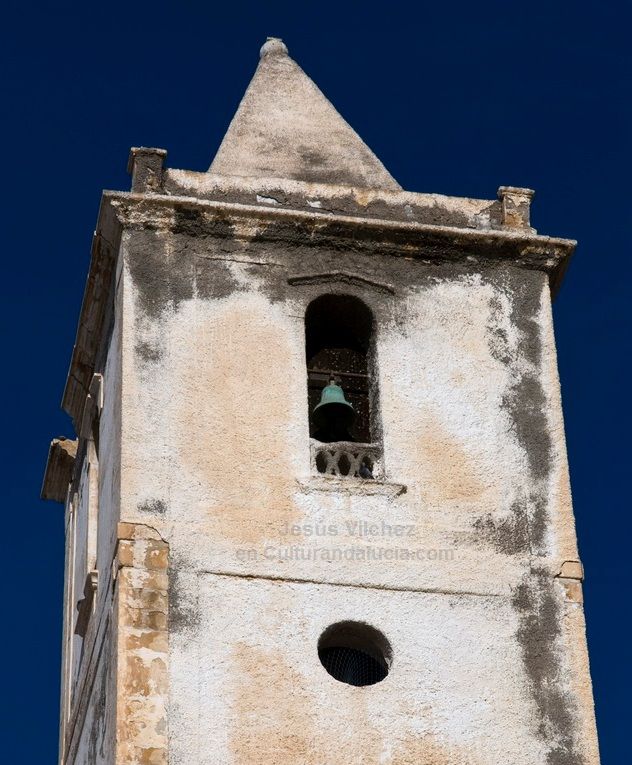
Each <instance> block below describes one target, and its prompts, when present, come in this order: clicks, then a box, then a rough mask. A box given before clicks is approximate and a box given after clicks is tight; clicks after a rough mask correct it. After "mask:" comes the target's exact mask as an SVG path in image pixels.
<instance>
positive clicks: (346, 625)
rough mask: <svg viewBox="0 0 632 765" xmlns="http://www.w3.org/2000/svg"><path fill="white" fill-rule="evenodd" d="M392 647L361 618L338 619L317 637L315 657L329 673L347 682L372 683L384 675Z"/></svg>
mask: <svg viewBox="0 0 632 765" xmlns="http://www.w3.org/2000/svg"><path fill="white" fill-rule="evenodd" d="M392 656H393V653H392V650H391V647H390V645H389V642H388V640H387V639H386V638H385V637H384V635H382V633H381V632H379V631H378V630H376V629H375V628H374V627H371V626H369V625H368V624H364V623H363V622H338V623H337V624H332V625H331V627H328V628H327V629H326V630H325V631H324V632H323V634H322V635H321V636H320V640H319V641H318V657H319V659H320V662H321V664H322V665H323V667H324V668H325V669H326V670H327V672H329V674H330V675H331V676H332V677H334V678H335V679H336V680H339V681H340V682H341V683H347V684H348V685H356V686H362V685H374V684H375V683H379V682H380V681H381V680H384V678H385V677H386V676H387V675H388V672H389V668H390V666H391V661H392Z"/></svg>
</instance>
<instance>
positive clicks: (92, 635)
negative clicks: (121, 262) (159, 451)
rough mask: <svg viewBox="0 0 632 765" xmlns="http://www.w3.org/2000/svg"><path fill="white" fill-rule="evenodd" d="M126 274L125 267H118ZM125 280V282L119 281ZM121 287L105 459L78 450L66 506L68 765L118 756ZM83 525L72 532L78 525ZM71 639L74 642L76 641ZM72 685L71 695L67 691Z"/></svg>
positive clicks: (106, 350)
mask: <svg viewBox="0 0 632 765" xmlns="http://www.w3.org/2000/svg"><path fill="white" fill-rule="evenodd" d="M119 274H120V269H119ZM115 283H116V284H117V285H118V287H120V282H119V280H118V279H116V282H115ZM121 300H122V293H121V291H120V289H117V290H116V291H115V293H114V296H113V301H114V302H113V307H112V324H111V325H110V326H108V327H107V330H106V334H105V337H104V345H103V350H102V358H103V361H102V366H101V367H100V370H101V372H102V374H103V408H102V411H101V412H100V417H99V449H98V458H97V454H96V450H95V448H94V445H93V444H87V445H86V444H84V448H83V449H82V450H81V452H80V454H79V460H80V461H79V464H78V466H77V484H76V485H75V486H73V487H72V491H71V492H70V494H69V497H70V499H71V501H73V496H76V500H74V502H73V504H71V505H69V506H68V507H67V516H68V521H69V528H68V531H67V534H68V535H69V540H68V541H69V544H68V546H67V549H66V555H67V562H66V565H67V577H68V576H69V572H72V580H73V584H72V586H70V585H67V587H66V592H65V596H64V597H65V606H64V608H65V612H66V614H67V616H66V620H65V623H64V646H65V650H64V657H63V659H62V673H63V674H62V687H63V688H68V689H69V690H68V691H63V701H64V702H65V706H64V711H63V714H62V730H61V735H60V739H61V741H60V761H61V762H63V763H68V765H75V764H76V765H84V763H85V764H87V763H90V765H93V763H94V764H95V765H99V764H100V763H112V762H113V761H114V757H115V749H116V723H115V721H116V685H117V683H116V672H117V656H116V650H115V649H116V624H117V620H116V618H114V617H113V616H112V608H113V606H112V603H113V592H114V581H113V578H112V571H113V560H114V553H115V549H116V543H117V538H118V537H117V524H118V520H119V506H120V494H119V491H120V443H121V407H120V400H121V336H122V318H123V312H122V311H121ZM73 524H75V525H76V532H75V533H73V531H72V525H73ZM93 569H96V570H97V571H98V572H99V574H98V576H99V578H98V585H97V591H96V597H95V602H94V605H93V608H92V613H91V616H90V619H89V622H88V628H87V632H86V634H85V636H84V637H81V636H79V635H75V634H74V630H75V625H76V622H77V616H78V611H77V601H78V600H80V599H81V598H82V597H83V594H84V592H83V591H84V583H85V580H86V575H87V574H88V571H90V570H93ZM70 646H72V648H71V647H70ZM69 691H70V697H68V696H67V694H68V693H69Z"/></svg>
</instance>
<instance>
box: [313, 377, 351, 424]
mask: <svg viewBox="0 0 632 765" xmlns="http://www.w3.org/2000/svg"><path fill="white" fill-rule="evenodd" d="M355 416H356V413H355V409H354V408H353V407H352V406H351V404H350V403H349V402H348V401H347V399H346V398H345V394H344V391H343V390H342V388H341V387H340V385H338V383H336V382H335V381H334V380H330V382H329V383H328V384H327V385H326V386H325V387H324V388H323V392H322V393H321V396H320V403H319V404H316V406H315V407H314V412H313V417H314V423H315V424H316V427H318V428H325V427H332V426H337V427H338V428H347V427H349V425H351V423H352V422H353V421H354V419H355Z"/></svg>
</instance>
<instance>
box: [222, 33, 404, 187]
mask: <svg viewBox="0 0 632 765" xmlns="http://www.w3.org/2000/svg"><path fill="white" fill-rule="evenodd" d="M209 172H211V173H217V174H219V175H237V176H250V177H256V178H289V179H294V180H298V181H308V182H314V183H330V184H341V185H345V186H356V187H360V188H375V189H390V190H398V189H400V188H401V187H400V186H399V184H398V183H397V181H395V180H394V178H393V177H392V176H391V175H390V173H389V172H388V171H387V170H386V168H385V167H384V165H383V164H382V163H381V162H380V160H379V159H378V158H377V157H376V156H375V154H373V152H372V151H371V150H370V149H369V147H368V146H367V145H366V144H365V143H364V142H363V141H362V139H361V138H360V137H359V136H358V135H357V134H356V133H355V131H354V130H353V129H352V128H351V127H350V126H349V125H348V124H347V122H345V120H344V119H343V118H342V117H341V116H340V115H339V114H338V112H337V111H336V110H335V109H334V107H333V106H332V105H331V103H330V102H329V101H328V100H327V99H326V98H325V96H324V95H323V94H322V93H321V92H320V90H319V89H318V88H317V87H316V85H314V83H313V82H312V81H311V80H310V79H309V77H308V76H307V75H306V74H305V72H303V70H302V69H301V68H300V67H299V66H298V64H296V63H295V62H294V61H293V60H292V59H291V58H290V57H289V56H288V52H287V48H286V46H285V45H284V43H283V42H282V41H281V40H279V39H276V38H273V37H269V38H268V40H267V42H266V43H265V45H264V46H263V47H262V48H261V60H260V62H259V66H258V67H257V71H256V72H255V75H254V77H253V78H252V81H251V83H250V85H249V86H248V89H247V90H246V93H245V95H244V97H243V99H242V101H241V104H240V105H239V108H238V109H237V113H236V114H235V116H234V117H233V120H232V122H231V123H230V126H229V128H228V131H227V133H226V135H225V136H224V140H223V141H222V144H221V146H220V147H219V151H218V152H217V155H216V156H215V159H214V160H213V163H212V165H211V167H210V168H209Z"/></svg>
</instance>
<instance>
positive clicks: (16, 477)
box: [0, 0, 632, 765]
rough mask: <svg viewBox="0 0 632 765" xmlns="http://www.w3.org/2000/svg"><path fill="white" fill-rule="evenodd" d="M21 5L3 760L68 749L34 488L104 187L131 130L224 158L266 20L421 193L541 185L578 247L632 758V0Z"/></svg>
mask: <svg viewBox="0 0 632 765" xmlns="http://www.w3.org/2000/svg"><path fill="white" fill-rule="evenodd" d="M2 22H3V23H2V27H3V31H2V33H1V35H2V38H3V39H2V45H1V46H0V58H1V62H0V63H1V64H2V72H3V74H4V96H3V99H2V101H3V105H4V106H5V108H6V111H5V117H4V119H3V121H2V127H3V133H4V138H3V141H2V146H3V149H4V157H3V167H2V173H3V177H4V179H5V180H4V182H3V183H2V188H3V197H4V199H3V203H2V210H3V213H4V215H3V218H4V221H3V231H2V233H3V251H4V255H3V261H4V273H3V283H2V284H3V305H4V311H3V330H4V333H3V336H4V340H3V343H4V346H5V361H6V363H7V366H6V367H5V373H4V375H3V376H2V388H3V389H2V401H3V404H4V410H5V436H4V438H3V449H4V450H5V455H4V457H3V465H4V468H5V471H6V472H5V479H4V484H3V494H4V497H3V503H2V504H3V518H4V534H3V542H4V543H5V550H4V554H3V562H4V577H3V581H4V585H5V594H4V596H3V601H2V602H3V605H4V610H3V616H4V629H3V631H2V640H3V642H5V643H6V646H5V647H4V651H3V655H4V657H5V683H4V688H5V691H4V693H3V694H2V701H1V703H2V705H3V709H2V721H3V728H4V730H5V734H4V735H3V738H2V749H3V752H4V755H3V758H2V759H3V761H4V762H7V763H11V765H20V764H21V763H28V765H31V764H32V765H43V764H44V763H53V762H55V761H56V749H57V705H58V677H59V660H60V653H59V651H60V621H61V620H60V616H61V599H62V594H61V593H62V564H63V560H62V559H63V515H62V509H61V506H58V505H55V504H52V503H43V502H41V501H39V500H38V494H39V488H40V483H41V478H42V472H43V468H44V464H45V460H46V453H47V447H48V443H49V440H50V438H51V437H52V436H56V435H59V434H66V435H70V434H71V433H72V431H71V426H70V422H69V420H68V418H67V417H66V415H65V414H63V413H62V412H61V411H60V409H59V401H60V398H61V393H62V389H63V385H64V381H65V376H66V372H67V368H68V363H69V358H70V352H71V349H72V343H73V339H74V334H75V328H76V322H77V317H78V312H79V307H80V301H81V296H82V292H83V286H84V281H85V277H86V273H87V268H88V261H89V252H90V241H91V235H92V230H93V227H94V224H95V220H96V213H97V209H98V205H99V197H100V192H101V189H102V188H111V189H112V188H113V189H127V188H128V187H129V179H128V177H127V175H126V173H125V167H126V162H127V156H128V150H129V147H130V146H132V145H144V146H158V147H163V148H166V149H168V151H169V156H168V160H167V164H168V165H169V166H171V167H179V168H188V169H193V170H205V169H206V168H207V167H208V165H209V163H210V161H211V159H212V157H213V154H214V152H215V150H216V148H217V146H218V144H219V141H220V140H221V137H222V135H223V133H224V131H225V129H226V127H227V125H228V122H229V120H230V118H231V116H232V114H233V112H234V110H235V109H236V107H237V104H238V102H239V99H240V98H241V95H242V93H243V91H244V89H245V87H246V85H247V84H248V81H249V79H250V77H251V75H252V73H253V71H254V68H255V66H256V64H257V60H258V50H259V47H260V46H261V44H262V42H263V41H264V40H265V37H266V36H267V35H274V36H280V37H283V39H284V40H285V41H286V43H287V45H288V47H289V50H290V54H291V55H292V56H293V57H294V58H295V59H296V60H297V61H298V63H299V64H300V65H301V66H302V67H303V68H304V69H305V70H306V71H307V73H308V74H309V75H310V76H312V77H313V79H314V80H315V81H316V83H317V84H318V85H319V86H320V88H321V89H322V90H323V91H324V93H325V94H326V95H327V96H328V97H329V98H330V99H331V100H332V101H333V103H334V105H335V106H336V107H337V108H338V109H339V111H340V112H341V113H342V115H343V116H344V117H345V118H346V119H347V120H348V121H349V122H350V123H351V125H352V126H353V127H354V128H355V129H356V130H357V131H358V132H359V134H360V135H361V136H362V137H363V138H364V140H365V141H366V142H367V143H368V144H369V146H370V147H371V148H372V149H373V150H374V151H375V152H376V154H377V155H378V156H379V157H380V158H381V159H382V161H383V162H384V164H385V165H386V167H387V168H388V169H389V170H390V171H391V172H392V174H393V175H394V176H395V178H397V180H398V181H399V182H400V183H401V184H402V186H403V187H404V188H406V189H410V190H414V191H427V192H439V193H445V194H453V195H463V196H474V197H481V198H493V197H494V196H495V193H496V189H497V187H498V186H499V185H516V186H528V187H531V188H534V189H536V191H537V194H536V198H535V200H534V204H533V210H532V213H533V218H532V219H533V223H534V225H535V226H536V227H537V228H538V229H539V230H540V232H541V233H545V234H551V235H559V236H567V237H571V238H576V239H578V240H579V248H578V252H577V254H576V256H575V259H574V261H573V263H572V265H571V268H570V270H569V272H568V274H567V277H566V281H565V284H564V286H563V288H562V290H561V293H560V295H559V297H558V299H557V301H556V303H555V317H556V334H557V340H558V348H559V366H560V373H561V378H562V386H563V395H564V410H565V416H566V429H567V439H568V447H569V457H570V464H571V474H572V484H573V495H574V502H575V512H576V516H577V525H578V531H579V540H580V549H581V554H582V558H583V560H584V564H585V567H586V571H587V582H586V587H585V597H586V613H587V619H588V637H589V645H590V650H591V663H592V674H593V682H594V686H595V697H596V703H597V715H598V725H599V729H600V739H601V747H602V754H603V761H604V763H605V765H617V764H618V763H622V762H624V761H627V760H628V757H629V748H630V747H629V721H628V717H629V714H630V712H629V693H630V688H631V687H632V671H631V666H630V665H631V662H630V645H631V641H630V635H629V622H630V610H629V600H630V595H629V591H628V590H629V588H628V587H627V585H628V579H629V564H628V555H629V554H628V545H629V539H630V535H631V532H632V511H631V510H632V509H631V507H630V502H629V499H628V493H629V487H628V475H629V472H630V470H629V467H628V463H629V446H628V445H629V434H630V430H631V428H630V425H631V423H630V413H629V406H628V395H624V391H626V390H628V389H629V384H628V375H629V374H630V360H629V346H630V342H629V338H630V323H631V322H630V300H629V295H630V283H631V281H632V265H631V264H632V257H631V253H630V244H629V233H628V232H629V226H630V202H629V199H630V188H629V177H630V162H629V156H630V152H629V137H630V135H631V134H632V130H631V128H632V125H631V121H632V120H631V115H632V107H631V99H630V86H629V83H630V54H629V50H630V42H629V30H630V26H631V22H632V6H631V4H630V2H604V3H588V2H586V1H585V0H584V2H581V0H580V2H577V0H575V2H559V1H556V0H548V1H545V0H532V2H530V3H509V2H507V1H506V0H503V2H496V0H490V1H488V2H485V3H473V2H452V3H424V2H415V3H413V2H410V3H398V2H393V1H391V2H388V3H381V4H379V5H377V6H376V7H375V8H372V7H371V6H370V5H369V4H367V3H360V2H346V3H345V2H340V1H339V2H336V3H328V2H323V1H321V2H318V3H303V2H299V1H298V0H295V2H293V3H271V2H268V3H264V2H261V1H260V0H259V2H233V3H230V2H229V3H221V2H206V3H202V2H191V1H190V0H189V1H186V0H180V2H172V3H166V2H161V1H160V0H154V1H153V2H140V1H139V2H129V1H128V2H126V3H123V2H121V0H111V2H109V3H73V4H66V3H63V2H54V3H53V2H50V3H44V2H36V3H34V4H33V3H30V4H27V3H24V2H20V3H17V2H8V3H5V5H4V10H3V14H2ZM615 542H616V543H617V544H616V545H615ZM619 545H621V546H620V547H619Z"/></svg>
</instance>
